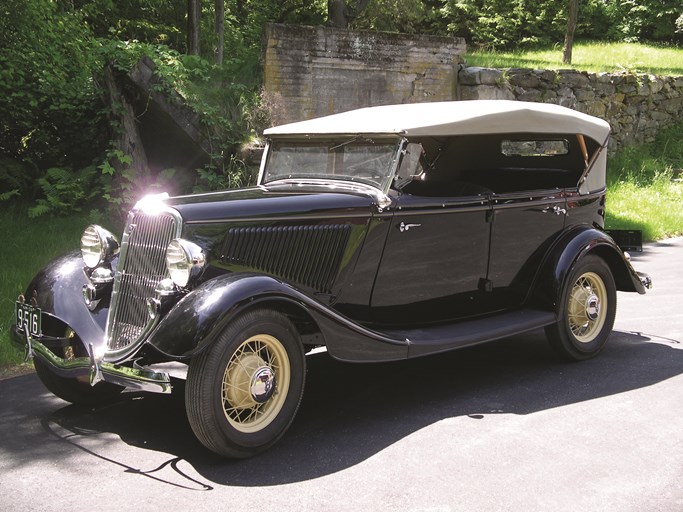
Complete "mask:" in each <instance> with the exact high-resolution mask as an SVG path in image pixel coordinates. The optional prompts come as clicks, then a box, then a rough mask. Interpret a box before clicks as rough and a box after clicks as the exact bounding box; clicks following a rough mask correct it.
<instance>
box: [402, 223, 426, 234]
mask: <svg viewBox="0 0 683 512" xmlns="http://www.w3.org/2000/svg"><path fill="white" fill-rule="evenodd" d="M420 226H422V224H406V223H405V222H401V224H400V225H399V226H398V230H399V231H400V232H401V233H405V232H406V231H408V230H409V229H410V228H419V227H420Z"/></svg>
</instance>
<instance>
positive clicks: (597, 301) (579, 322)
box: [567, 272, 607, 343]
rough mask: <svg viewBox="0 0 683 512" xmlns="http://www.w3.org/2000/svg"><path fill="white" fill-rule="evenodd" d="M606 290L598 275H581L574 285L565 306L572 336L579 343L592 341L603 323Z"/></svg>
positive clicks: (591, 273)
mask: <svg viewBox="0 0 683 512" xmlns="http://www.w3.org/2000/svg"><path fill="white" fill-rule="evenodd" d="M606 310H607V289H606V287H605V284H604V283H603V281H602V279H601V278H600V276H599V275H597V274H595V273H593V272H586V273H585V274H582V275H581V276H580V277H579V278H578V279H577V280H576V282H575V283H574V286H573V287H572V290H571V292H570V294H569V298H568V304H567V320H568V322H569V328H570V330H571V331H572V334H573V335H574V337H575V338H576V339H577V341H579V342H581V343H590V342H591V341H593V340H594V339H595V338H596V337H597V336H598V334H599V333H600V330H601V329H602V326H603V325H604V323H605V311H606Z"/></svg>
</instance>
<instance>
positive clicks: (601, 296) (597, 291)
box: [546, 255, 617, 361]
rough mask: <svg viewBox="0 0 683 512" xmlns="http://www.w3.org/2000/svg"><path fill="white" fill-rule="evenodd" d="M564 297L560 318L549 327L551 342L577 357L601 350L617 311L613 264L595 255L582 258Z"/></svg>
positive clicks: (570, 357) (566, 353)
mask: <svg viewBox="0 0 683 512" xmlns="http://www.w3.org/2000/svg"><path fill="white" fill-rule="evenodd" d="M560 300H561V308H560V312H559V313H560V319H559V321H558V322H557V323H556V324H554V325H551V326H549V327H547V328H546V334H547V336H548V339H549V341H550V344H551V345H552V346H553V348H554V349H555V350H556V351H557V352H558V353H559V354H560V355H561V356H562V357H564V358H565V359H570V360H574V361H580V360H583V359H589V358H591V357H594V356H596V355H597V354H599V353H600V351H601V350H602V349H603V348H604V346H605V343H606V342H607V338H608V336H609V334H610V332H611V331H612V327H613V326H614V318H615V316H616V311H617V294H616V286H615V284H614V277H613V276H612V272H611V271H610V269H609V266H607V264H606V263H605V261H604V260H603V259H601V258H599V257H598V256H594V255H588V256H585V257H584V258H582V259H581V260H579V261H578V262H577V263H576V265H575V266H574V268H573V269H572V271H571V272H570V274H569V277H568V279H567V281H566V284H565V286H564V289H563V290H562V295H561V298H560Z"/></svg>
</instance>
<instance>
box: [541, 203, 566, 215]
mask: <svg viewBox="0 0 683 512" xmlns="http://www.w3.org/2000/svg"><path fill="white" fill-rule="evenodd" d="M550 211H552V212H553V213H554V214H555V215H567V210H566V209H564V208H560V207H559V206H557V205H553V206H546V207H545V208H543V209H542V210H541V212H542V213H548V212H550Z"/></svg>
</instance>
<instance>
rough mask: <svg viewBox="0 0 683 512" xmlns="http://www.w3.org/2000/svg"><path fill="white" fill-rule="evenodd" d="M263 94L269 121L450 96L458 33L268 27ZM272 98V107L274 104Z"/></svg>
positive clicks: (460, 50) (462, 48)
mask: <svg viewBox="0 0 683 512" xmlns="http://www.w3.org/2000/svg"><path fill="white" fill-rule="evenodd" d="M265 39H266V40H265V45H264V50H263V66H264V75H265V76H264V92H265V95H266V96H267V99H268V101H269V102H272V103H273V104H274V105H276V106H275V107H274V109H275V110H277V111H278V114H279V115H278V116H277V117H278V119H273V121H274V122H275V123H278V124H279V123H282V122H290V121H300V120H303V119H310V118H313V117H319V116H323V115H327V114H333V113H336V112H343V111H346V110H351V109H354V108H359V107H364V106H374V105H386V104H393V103H412V102H422V101H445V100H453V99H455V98H456V90H455V88H456V84H457V72H458V69H459V65H460V63H461V62H462V59H461V55H462V54H463V53H464V52H465V48H466V46H465V41H464V40H463V39H462V38H452V37H433V36H413V35H405V34H392V33H385V32H362V31H352V30H340V29H334V28H330V27H302V26H292V25H277V24H273V25H268V27H267V28H266V38H265ZM278 103H280V108H277V104H278Z"/></svg>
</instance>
